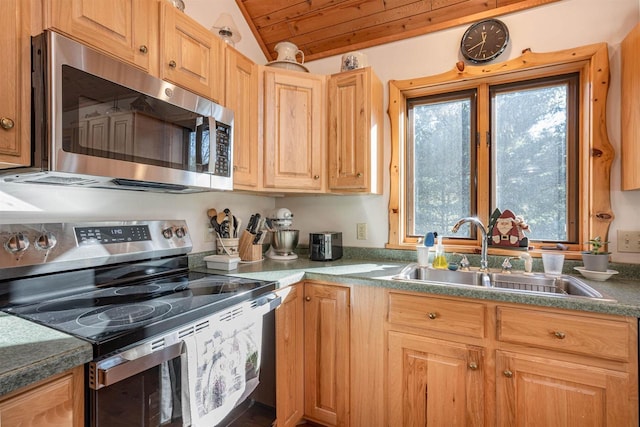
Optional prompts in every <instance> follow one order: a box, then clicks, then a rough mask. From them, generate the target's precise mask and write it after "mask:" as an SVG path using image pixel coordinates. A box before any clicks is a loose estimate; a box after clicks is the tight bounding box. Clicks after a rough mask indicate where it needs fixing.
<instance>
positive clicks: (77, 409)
mask: <svg viewBox="0 0 640 427" xmlns="http://www.w3.org/2000/svg"><path fill="white" fill-rule="evenodd" d="M82 372H83V367H82V366H80V367H78V368H75V369H74V370H73V371H69V372H68V373H65V374H63V375H61V376H59V377H56V378H55V379H52V380H50V381H45V382H43V383H41V384H37V385H36V386H35V387H32V388H30V389H28V390H26V391H24V392H18V393H17V394H12V395H10V397H8V398H6V399H3V400H2V401H0V425H2V427H18V426H24V427H29V426H33V427H47V426H51V427H54V426H55V427H81V426H84V411H83V394H84V382H83V373H82Z"/></svg>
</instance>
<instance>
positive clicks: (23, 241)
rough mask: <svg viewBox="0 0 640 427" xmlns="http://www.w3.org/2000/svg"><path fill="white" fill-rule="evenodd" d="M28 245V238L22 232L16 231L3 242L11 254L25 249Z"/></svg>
mask: <svg viewBox="0 0 640 427" xmlns="http://www.w3.org/2000/svg"><path fill="white" fill-rule="evenodd" d="M28 247H29V238H28V237H27V236H25V235H24V234H22V233H16V234H14V235H13V236H11V237H9V240H7V241H6V242H5V244H4V248H5V249H6V250H7V251H9V252H10V253H12V254H17V253H19V252H23V251H26V250H27V248H28Z"/></svg>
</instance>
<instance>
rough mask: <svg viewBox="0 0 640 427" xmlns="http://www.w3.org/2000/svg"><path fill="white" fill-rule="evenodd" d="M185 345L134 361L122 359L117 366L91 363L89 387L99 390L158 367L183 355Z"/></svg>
mask: <svg viewBox="0 0 640 427" xmlns="http://www.w3.org/2000/svg"><path fill="white" fill-rule="evenodd" d="M182 351H183V343H182V342H179V343H176V344H173V345H170V346H168V347H166V348H163V349H162V350H158V351H154V352H153V353H149V354H146V355H144V356H142V357H139V358H137V359H133V360H127V359H124V358H120V360H119V362H121V363H117V364H109V365H108V366H106V367H101V363H100V362H91V363H89V387H91V388H92V389H94V390H98V389H100V388H102V387H108V386H110V385H112V384H115V383H117V382H118V381H122V380H124V379H126V378H129V377H132V376H134V375H137V374H139V373H141V372H144V371H146V370H147V369H151V368H153V367H154V366H158V365H160V364H162V363H164V362H168V361H169V360H171V359H175V358H176V357H179V356H180V355H181V354H182Z"/></svg>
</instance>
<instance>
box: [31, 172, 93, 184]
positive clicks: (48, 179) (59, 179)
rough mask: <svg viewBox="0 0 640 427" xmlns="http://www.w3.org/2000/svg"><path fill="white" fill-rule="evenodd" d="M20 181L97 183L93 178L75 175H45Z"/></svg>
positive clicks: (36, 182)
mask: <svg viewBox="0 0 640 427" xmlns="http://www.w3.org/2000/svg"><path fill="white" fill-rule="evenodd" d="M22 182H24V183H28V184H49V185H78V186H84V185H95V184H97V183H98V181H96V180H95V179H90V178H84V177H80V176H78V177H75V176H55V175H46V176H40V177H33V178H28V179H25V180H23V181H22Z"/></svg>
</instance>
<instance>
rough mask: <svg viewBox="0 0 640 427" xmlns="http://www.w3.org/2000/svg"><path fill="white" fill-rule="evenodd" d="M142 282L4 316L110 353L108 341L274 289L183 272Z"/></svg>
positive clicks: (15, 310) (125, 338)
mask: <svg viewBox="0 0 640 427" xmlns="http://www.w3.org/2000/svg"><path fill="white" fill-rule="evenodd" d="M142 277H143V278H142V279H140V280H137V281H135V282H133V283H129V284H119V285H115V286H104V285H101V286H100V287H94V288H92V289H91V290H89V291H85V292H81V293H77V294H72V295H62V296H60V297H57V298H50V297H48V298H46V300H44V301H39V302H34V303H30V304H20V305H15V306H9V307H6V308H5V309H4V311H6V312H8V313H12V314H15V315H18V316H21V317H24V318H26V319H29V320H31V321H34V322H38V323H41V324H44V325H47V326H50V327H52V328H55V329H58V330H61V331H63V332H66V333H69V334H71V335H75V336H77V337H79V338H83V339H86V340H88V341H90V342H92V343H93V344H94V346H95V347H101V346H102V347H105V348H111V341H114V340H115V341H117V342H118V344H117V347H122V346H124V345H126V343H127V342H128V341H132V342H135V341H136V340H137V339H139V338H133V337H136V336H138V337H139V336H146V337H148V336H151V335H152V334H153V333H154V331H155V330H157V331H159V332H162V331H163V330H167V329H169V328H172V327H177V326H180V325H181V324H183V323H185V322H188V321H192V320H197V319H198V317H203V316H207V315H210V314H212V313H214V312H216V311H218V310H222V309H224V308H225V307H228V306H230V305H232V304H236V303H238V302H240V301H242V300H245V299H247V298H252V297H254V296H255V295H254V294H258V295H259V294H260V293H262V292H267V291H269V290H272V289H274V288H275V285H274V284H273V283H270V282H264V281H256V280H252V279H245V278H241V277H233V276H224V275H216V274H207V273H198V272H189V271H184V272H182V273H180V274H177V275H174V276H171V277H158V278H155V279H152V280H146V279H145V278H144V277H145V276H144V275H143V276H142ZM43 280H44V279H43ZM86 287H87V286H85V288H86Z"/></svg>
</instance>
